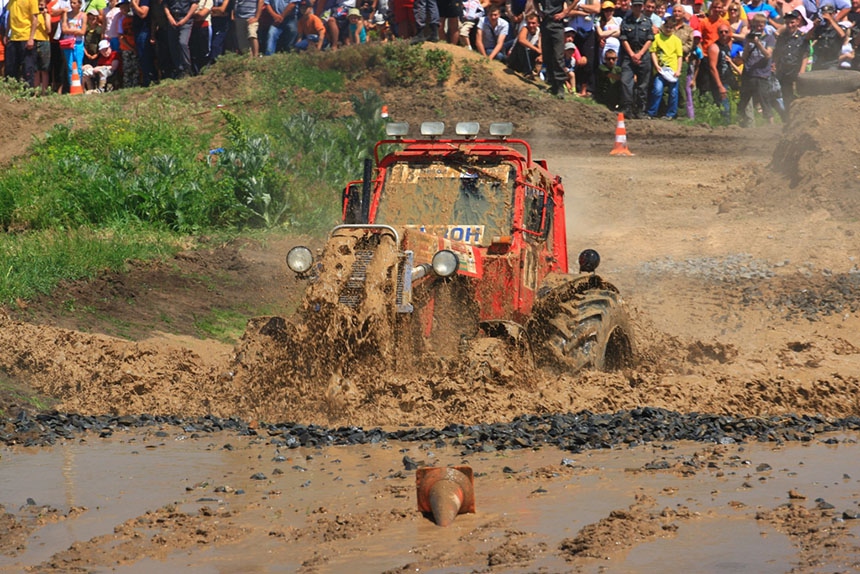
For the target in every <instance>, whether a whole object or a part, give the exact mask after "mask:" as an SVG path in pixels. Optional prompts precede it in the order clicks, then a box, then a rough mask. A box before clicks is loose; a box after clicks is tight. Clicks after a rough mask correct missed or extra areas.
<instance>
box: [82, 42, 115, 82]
mask: <svg viewBox="0 0 860 574" xmlns="http://www.w3.org/2000/svg"><path fill="white" fill-rule="evenodd" d="M119 64H120V60H119V52H118V51H116V50H111V47H110V42H109V41H108V40H102V41H101V42H99V57H98V59H97V60H96V65H95V66H90V65H86V66H84V68H83V71H84V77H83V84H84V89H85V90H86V91H87V92H90V91H91V90H94V91H96V92H104V91H105V90H106V88H107V81H108V78H110V77H111V76H113V75H114V74H115V73H117V71H118V70H119ZM94 84H97V85H98V87H97V88H93V85H94Z"/></svg>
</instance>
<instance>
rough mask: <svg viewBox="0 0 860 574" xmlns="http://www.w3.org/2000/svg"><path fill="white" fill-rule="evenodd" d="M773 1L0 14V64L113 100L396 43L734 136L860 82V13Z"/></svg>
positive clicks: (843, 3)
mask: <svg viewBox="0 0 860 574" xmlns="http://www.w3.org/2000/svg"><path fill="white" fill-rule="evenodd" d="M673 1H675V0H673ZM769 1H772V2H774V4H770V3H768V1H765V0H750V1H749V3H747V4H743V3H741V1H740V0H711V1H710V4H708V5H707V7H706V6H705V5H703V3H702V0H681V1H680V2H679V3H677V4H674V5H672V4H670V3H669V0H615V2H613V0H573V1H569V0H0V36H2V39H3V41H2V45H0V64H2V65H3V73H4V74H5V75H7V76H12V77H15V78H19V79H21V80H23V81H26V82H27V83H29V84H30V85H31V86H33V87H35V88H37V89H39V90H41V91H43V92H47V91H49V90H52V91H57V92H63V91H68V90H69V86H71V85H72V83H73V77H74V76H75V74H78V78H80V80H81V81H82V83H83V84H84V87H85V88H87V89H89V90H92V91H103V90H108V89H111V88H112V87H122V86H148V85H150V84H151V83H153V82H157V81H159V80H161V79H164V78H181V77H184V76H186V75H194V74H198V73H200V71H201V70H202V69H203V68H204V67H205V66H207V65H209V64H211V63H212V62H214V61H215V60H216V59H217V58H218V57H220V56H221V55H223V54H224V53H225V52H226V51H234V52H238V53H247V54H250V55H251V56H252V57H256V56H259V55H261V53H262V54H263V55H270V54H273V53H275V52H279V51H290V50H295V51H303V50H326V49H331V50H336V49H338V48H339V47H340V46H343V45H348V44H359V43H364V42H367V41H383V42H384V41H387V40H389V39H390V38H393V37H398V38H407V39H411V41H413V42H420V41H431V42H437V41H446V42H449V43H453V44H460V45H462V46H467V47H469V48H471V49H473V50H475V51H477V52H478V53H480V54H481V55H482V56H485V57H487V58H488V59H491V60H498V61H501V62H505V63H506V64H507V65H508V66H509V67H511V68H512V69H513V70H515V71H516V72H518V73H521V74H523V75H524V76H526V77H528V78H530V79H532V80H535V81H541V82H546V83H547V84H548V88H549V90H550V92H551V93H552V94H554V95H556V96H558V97H561V98H564V97H590V98H594V99H596V100H598V101H600V102H602V103H603V104H605V105H606V106H608V107H609V108H610V109H613V110H619V111H621V112H624V113H625V114H626V115H627V116H628V117H631V118H640V117H641V118H655V117H664V118H668V119H673V118H675V117H677V116H678V114H679V109H683V112H684V113H685V114H686V116H687V117H689V118H693V117H694V116H695V108H694V106H693V102H694V97H693V94H694V92H695V91H696V90H698V91H699V92H700V93H702V94H709V96H710V97H711V98H713V101H714V102H715V103H716V104H717V105H718V106H719V108H720V109H721V110H722V113H723V115H724V118H725V119H726V121H729V120H730V110H731V106H730V101H731V99H732V96H733V94H734V97H735V99H736V100H737V101H738V107H737V110H738V114H739V115H740V116H742V120H741V123H742V124H744V125H750V124H752V122H753V120H754V119H755V118H754V114H755V113H756V111H758V112H759V113H761V115H762V117H763V118H764V119H765V120H766V121H773V117H774V114H775V113H776V114H781V115H783V116H785V114H786V113H787V110H788V108H789V104H790V103H791V101H792V100H793V98H794V93H795V92H794V86H795V81H796V78H797V76H798V75H799V74H802V73H804V72H806V71H807V70H816V69H840V68H854V69H860V57H858V58H855V46H856V45H857V44H858V43H860V30H858V29H857V24H858V23H860V0H769ZM849 2H851V3H850V4H849ZM78 78H75V79H78ZM735 93H736V94H735ZM682 100H683V102H684V106H683V108H682V106H681V101H682Z"/></svg>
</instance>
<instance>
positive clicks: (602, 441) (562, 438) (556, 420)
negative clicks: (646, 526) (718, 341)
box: [0, 407, 860, 472]
mask: <svg viewBox="0 0 860 574" xmlns="http://www.w3.org/2000/svg"><path fill="white" fill-rule="evenodd" d="M120 419H121V420H120ZM5 422H6V424H5V425H2V424H0V442H2V443H4V444H7V445H12V444H23V445H25V446H46V445H52V444H55V443H56V442H58V441H61V440H71V439H72V438H73V437H75V436H79V435H84V434H87V433H96V434H98V435H99V436H103V435H104V433H105V432H111V433H112V432H113V431H114V430H120V429H147V428H152V427H155V429H156V430H155V431H154V432H155V433H158V434H162V433H163V434H164V435H167V436H172V435H175V434H177V432H178V434H179V435H182V436H185V434H186V433H192V435H199V434H201V433H207V432H216V431H221V430H228V431H231V432H235V433H236V434H238V435H240V436H258V437H260V438H263V439H264V438H265V437H266V435H268V438H269V442H270V443H271V444H273V445H274V446H277V447H287V448H298V447H300V446H301V447H311V448H312V447H317V446H330V445H354V444H375V443H379V442H384V441H394V440H396V441H404V442H422V443H427V444H434V445H436V446H437V447H439V446H440V445H445V444H450V445H452V446H459V447H461V448H462V451H463V453H464V454H468V453H474V452H492V451H494V450H516V449H523V448H539V447H540V446H543V445H551V446H556V447H558V448H561V449H563V450H567V451H570V452H581V451H585V450H589V449H599V448H610V447H613V446H618V445H631V446H634V445H639V444H645V443H655V442H657V443H659V442H664V441H679V440H694V441H700V442H707V443H716V444H732V443H739V442H744V441H750V440H755V441H760V442H776V443H781V442H786V441H811V440H813V439H814V438H815V437H816V435H818V434H821V433H826V432H833V431H856V430H860V417H857V416H851V417H846V418H842V419H828V418H825V417H821V416H798V415H789V416H786V415H779V416H773V417H736V416H729V415H711V414H700V413H687V414H683V413H678V412H674V411H668V410H665V409H660V408H653V407H644V408H638V409H632V410H623V411H618V412H616V413H601V414H596V413H592V412H589V411H582V412H579V413H567V414H540V415H528V416H521V417H518V418H516V419H514V420H513V421H511V422H509V423H493V424H478V425H455V424H452V425H448V426H446V427H444V428H441V429H432V428H404V429H397V430H394V431H384V430H382V429H379V428H374V429H361V428H358V427H340V428H336V429H330V428H325V427H321V426H316V425H300V424H295V423H279V424H260V425H259V428H252V427H251V426H249V425H248V423H246V422H244V421H239V420H235V419H219V418H217V417H211V416H207V417H202V418H199V419H184V418H178V417H160V416H151V415H139V416H129V415H126V416H123V417H112V416H94V417H84V416H79V415H73V414H67V413H59V412H46V413H41V414H39V415H36V416H34V417H30V416H29V415H27V414H26V413H23V412H22V413H21V414H20V415H18V416H17V417H15V418H14V419H7V420H6V421H5ZM407 459H408V457H404V460H403V463H404V467H405V468H407V469H408V468H409V467H410V466H412V465H413V464H415V461H412V460H407ZM762 470H763V469H762ZM762 470H760V472H761V471H762Z"/></svg>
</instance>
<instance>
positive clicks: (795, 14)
mask: <svg viewBox="0 0 860 574" xmlns="http://www.w3.org/2000/svg"><path fill="white" fill-rule="evenodd" d="M800 17H801V14H800V10H792V11H791V12H789V13H788V14H785V15H783V18H800Z"/></svg>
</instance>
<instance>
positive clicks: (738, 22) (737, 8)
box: [726, 0, 749, 59]
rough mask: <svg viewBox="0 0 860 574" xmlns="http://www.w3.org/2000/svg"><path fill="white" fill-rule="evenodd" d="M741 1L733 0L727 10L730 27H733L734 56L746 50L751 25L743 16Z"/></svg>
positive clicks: (738, 55) (736, 56)
mask: <svg viewBox="0 0 860 574" xmlns="http://www.w3.org/2000/svg"><path fill="white" fill-rule="evenodd" d="M741 10H742V8H741V3H740V2H739V1H738V0H732V1H731V2H729V4H728V6H727V7H726V12H727V13H728V16H729V27H730V28H731V29H732V58H733V59H734V58H738V57H740V56H741V55H742V54H743V52H744V43H745V42H746V37H747V34H749V27H748V26H747V21H746V20H744V19H743V18H741Z"/></svg>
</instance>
